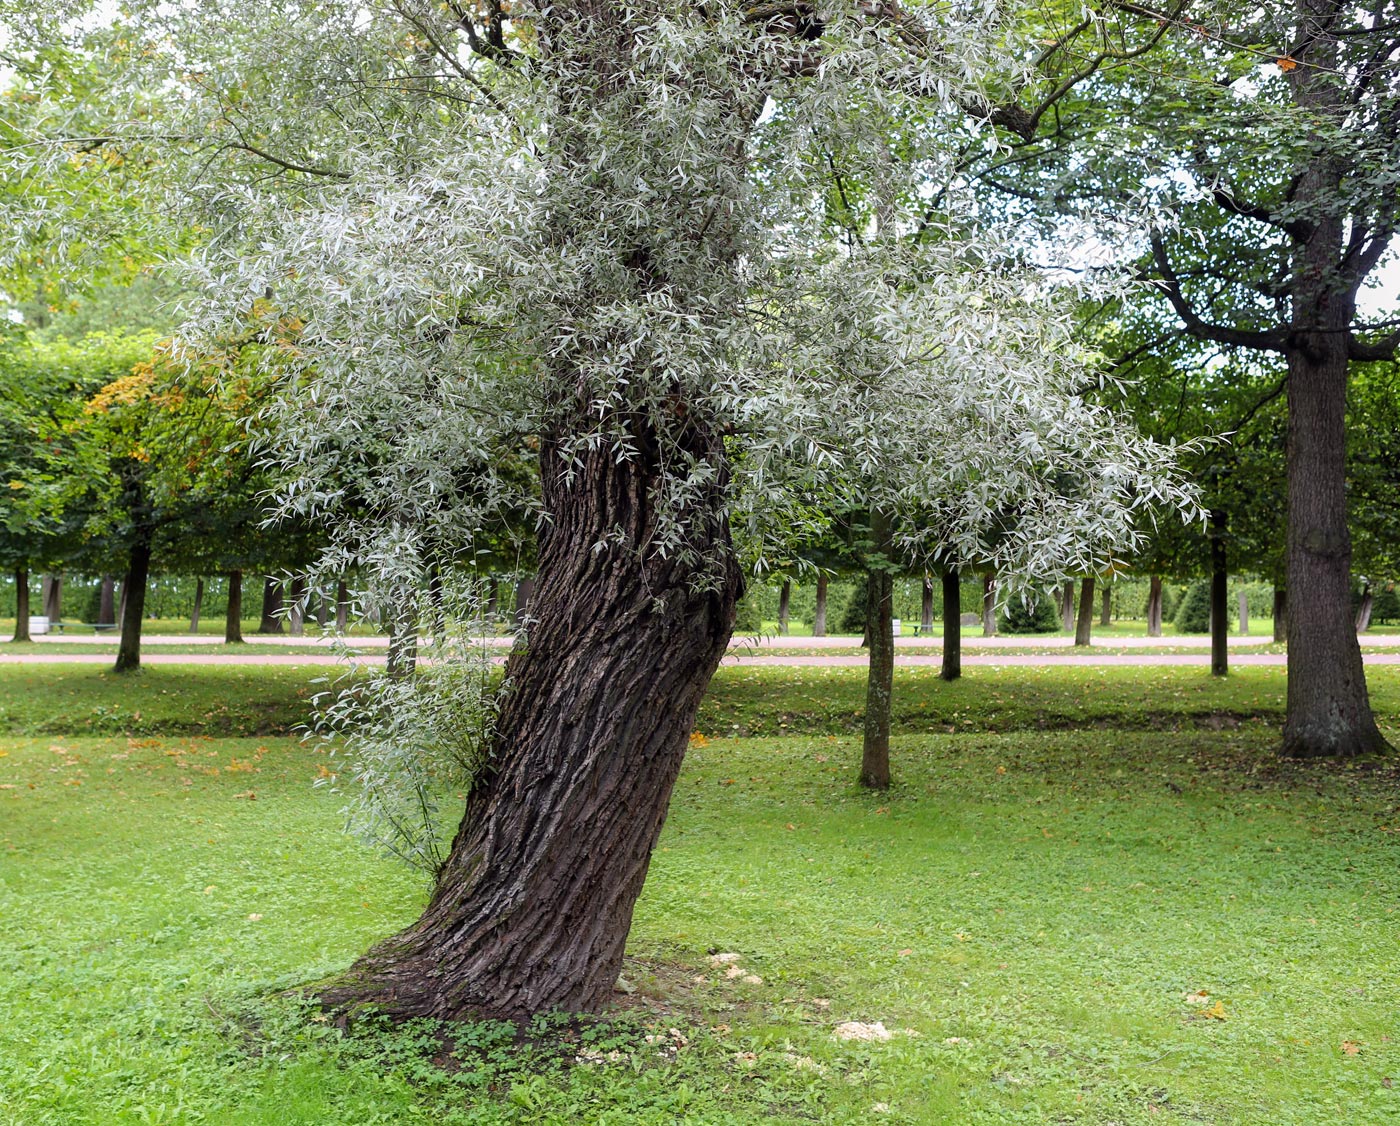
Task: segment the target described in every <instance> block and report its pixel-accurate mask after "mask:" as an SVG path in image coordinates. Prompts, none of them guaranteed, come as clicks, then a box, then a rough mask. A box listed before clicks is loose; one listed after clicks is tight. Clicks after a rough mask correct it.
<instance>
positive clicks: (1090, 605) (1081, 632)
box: [1074, 575, 1094, 645]
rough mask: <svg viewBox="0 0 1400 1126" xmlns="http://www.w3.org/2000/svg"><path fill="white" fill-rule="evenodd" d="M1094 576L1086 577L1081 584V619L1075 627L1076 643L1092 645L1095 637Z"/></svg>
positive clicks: (1079, 618)
mask: <svg viewBox="0 0 1400 1126" xmlns="http://www.w3.org/2000/svg"><path fill="white" fill-rule="evenodd" d="M1093 633H1094V576H1093V575H1085V576H1084V578H1083V579H1082V580H1081V581H1080V584H1079V617H1078V619H1077V620H1076V622H1075V626H1074V643H1075V644H1076V645H1091V644H1092V643H1093V640H1094V637H1093Z"/></svg>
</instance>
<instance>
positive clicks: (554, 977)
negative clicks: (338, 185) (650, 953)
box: [325, 425, 743, 1021]
mask: <svg viewBox="0 0 1400 1126" xmlns="http://www.w3.org/2000/svg"><path fill="white" fill-rule="evenodd" d="M683 440H684V441H685V443H686V446H687V448H688V449H689V451H690V454H691V456H693V457H695V458H697V459H700V460H702V461H709V462H710V463H712V464H715V465H716V466H717V468H718V470H719V472H718V473H717V475H716V478H717V479H716V481H715V484H714V486H713V487H712V489H711V490H709V491H707V492H706V493H705V494H703V495H702V497H701V498H699V499H698V500H697V501H696V507H694V508H692V509H691V510H690V511H689V512H688V513H686V514H685V517H686V519H687V522H688V526H689V536H690V540H691V545H692V547H693V548H694V550H695V553H696V555H697V556H698V557H699V558H702V559H710V560H713V559H723V560H725V562H724V563H722V564H712V565H713V566H718V567H720V568H721V570H720V571H719V573H717V574H715V575H713V576H712V581H699V580H700V579H701V577H702V576H700V575H698V574H697V572H696V570H695V569H694V568H695V564H693V563H687V562H686V561H685V560H684V559H678V558H676V557H675V556H674V555H672V556H667V557H664V558H663V557H659V556H658V555H657V554H656V553H655V552H652V551H648V550H646V546H647V545H648V544H649V543H650V542H651V541H652V538H653V536H654V534H655V530H656V526H657V523H656V522H657V515H656V513H655V512H654V511H653V503H654V499H655V496H656V484H657V480H658V477H659V475H660V473H661V467H660V454H659V453H657V452H655V451H653V450H650V449H649V448H648V447H647V446H646V445H645V444H644V442H643V440H641V439H638V445H639V446H641V452H640V453H639V455H638V456H637V457H636V458H634V459H633V460H631V461H628V462H625V463H623V464H620V465H619V464H616V463H614V462H613V460H612V459H611V457H610V456H609V454H608V452H607V449H606V447H604V449H603V450H601V451H596V452H590V453H587V454H585V455H584V456H583V458H582V464H579V463H578V461H574V462H572V464H571V468H572V469H573V471H574V472H573V474H572V475H573V483H572V484H571V485H570V484H569V483H567V479H566V477H565V474H564V465H563V462H562V459H561V458H560V456H559V455H558V453H557V447H556V446H555V445H554V443H552V442H550V441H548V440H546V441H545V442H544V443H542V444H543V449H542V450H541V454H540V461H541V466H540V468H541V473H540V479H541V490H542V501H543V506H544V510H545V513H546V515H547V517H548V519H547V520H546V521H545V522H544V523H543V524H542V527H543V528H544V529H545V531H544V532H543V534H542V535H541V537H540V553H539V570H538V577H537V583H536V588H535V594H534V600H533V603H532V607H531V616H532V618H533V619H534V624H532V626H531V627H530V638H529V644H528V645H517V646H516V647H515V649H514V650H513V651H512V653H511V656H510V659H509V662H508V664H507V667H506V676H507V677H508V678H509V680H510V681H511V684H512V689H511V691H510V692H508V693H507V694H506V696H505V697H504V700H503V703H502V707H501V712H500V715H499V717H498V719H497V722H496V730H495V734H494V736H493V738H492V741H491V745H490V747H489V755H488V756H487V760H486V761H487V762H488V763H489V764H490V765H489V767H488V768H487V769H486V770H485V772H484V773H483V774H482V775H481V776H480V777H479V778H478V780H477V781H476V783H475V784H474V786H473V788H472V790H471V792H470V793H469V795H468V798H467V809H466V813H465V816H464V817H463V819H462V823H461V828H460V829H459V830H458V832H457V837H456V840H455V841H454V842H453V846H452V852H451V854H450V856H449V858H448V860H447V862H446V864H445V866H444V867H443V869H442V871H441V873H440V874H439V876H438V880H437V884H436V887H435V889H434V891H433V894H432V898H431V899H430V901H429V903H428V906H427V908H426V910H425V911H424V913H423V915H422V917H421V918H420V919H419V920H418V921H417V922H416V923H414V924H413V925H412V926H410V927H409V928H408V929H407V930H404V931H402V932H401V933H399V934H398V935H396V936H394V937H393V938H391V939H389V940H388V941H386V942H384V943H383V944H382V945H380V946H378V947H377V948H375V949H374V950H371V951H370V952H369V953H368V954H367V955H365V956H364V957H363V958H362V959H361V960H360V961H359V962H358V963H357V964H356V965H355V966H354V967H352V969H351V971H350V973H349V974H348V975H347V977H346V978H345V979H344V980H343V981H342V982H341V983H340V984H339V985H337V986H335V987H332V988H331V989H329V990H328V991H327V993H326V995H325V997H326V1000H327V1001H329V1002H330V1003H332V1004H343V1003H355V1002H362V1001H367V1002H371V1003H373V1004H376V1005H378V1006H380V1007H381V1008H382V1009H384V1010H386V1011H387V1012H389V1013H390V1014H391V1015H394V1016H400V1017H407V1016H427V1017H438V1018H466V1017H478V1018H480V1017H489V1018H498V1019H506V1020H517V1021H518V1020H523V1019H526V1018H528V1017H530V1016H532V1015H533V1014H535V1013H539V1012H551V1011H562V1012H580V1011H597V1010H598V1009H599V1008H600V1007H602V1006H603V1005H604V1004H605V1003H606V1002H607V1001H608V1000H609V999H610V997H611V996H612V992H613V987H614V985H615V983H616V981H617V975H618V971H619V969H620V968H621V965H622V954H623V946H624V943H625V941H626V938H627V931H628V928H629V926H630V925H631V920H632V909H633V906H634V904H635V903H636V900H637V896H638V894H639V893H640V892H641V890H642V881H643V879H644V878H645V876H646V871H647V865H648V862H649V860H650V857H651V852H652V849H653V848H654V847H655V845H656V839H657V836H658V835H659V833H660V832H661V825H662V822H663V820H664V819H665V815H666V806H667V802H668V801H669V798H670V794H671V789H672V786H673V785H674V783H675V780H676V776H677V774H678V773H679V771H680V767H681V760H682V758H683V757H684V755H685V751H686V747H687V744H688V741H689V738H690V735H691V732H692V731H693V730H694V727H695V714H696V710H697V709H698V708H699V705H700V698H701V696H702V695H703V693H704V691H705V687H706V685H707V684H708V683H709V680H710V677H711V676H712V675H713V673H714V670H715V668H716V666H718V664H719V661H720V658H721V657H722V656H723V655H724V651H725V646H726V645H727V644H728V642H729V637H730V634H731V632H732V630H733V628H734V613H735V607H736V605H737V603H738V600H739V596H740V594H741V593H742V587H743V584H742V581H741V579H740V577H739V570H738V566H737V563H736V562H734V560H733V558H732V552H731V550H730V544H729V530H728V525H727V523H726V521H725V519H724V494H725V492H726V491H727V488H728V474H727V472H726V471H725V469H724V466H723V456H724V455H723V440H722V437H721V436H720V435H719V434H717V433H714V434H711V433H708V432H706V431H704V430H701V428H700V427H699V426H698V425H692V430H691V432H690V433H689V434H687V435H685V436H684V437H683ZM619 532H621V533H622V535H625V537H626V540H625V542H623V543H618V542H617V541H618V538H619ZM600 543H606V545H607V546H606V547H605V548H604V549H602V550H594V549H595V547H596V546H597V545H598V544H600Z"/></svg>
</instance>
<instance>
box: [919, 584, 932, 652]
mask: <svg viewBox="0 0 1400 1126" xmlns="http://www.w3.org/2000/svg"><path fill="white" fill-rule="evenodd" d="M919 632H920V633H922V634H924V635H925V636H927V637H932V636H933V580H932V579H931V578H929V577H928V576H927V575H925V576H924V583H923V596H922V598H920V600H919Z"/></svg>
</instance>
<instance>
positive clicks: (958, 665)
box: [925, 567, 962, 680]
mask: <svg viewBox="0 0 1400 1126" xmlns="http://www.w3.org/2000/svg"><path fill="white" fill-rule="evenodd" d="M927 581H928V580H925V582H927ZM938 675H939V676H940V677H942V678H943V679H944V680H957V679H958V677H960V676H962V580H961V578H959V576H958V572H957V569H956V568H954V567H949V568H948V569H947V570H945V571H944V572H943V664H942V667H940V668H939V670H938Z"/></svg>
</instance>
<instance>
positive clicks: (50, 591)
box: [43, 573, 63, 623]
mask: <svg viewBox="0 0 1400 1126" xmlns="http://www.w3.org/2000/svg"><path fill="white" fill-rule="evenodd" d="M43 593H44V617H46V618H48V620H49V622H50V623H54V622H61V621H63V575H62V574H61V573H60V574H57V575H45V576H44V583H43Z"/></svg>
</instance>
